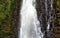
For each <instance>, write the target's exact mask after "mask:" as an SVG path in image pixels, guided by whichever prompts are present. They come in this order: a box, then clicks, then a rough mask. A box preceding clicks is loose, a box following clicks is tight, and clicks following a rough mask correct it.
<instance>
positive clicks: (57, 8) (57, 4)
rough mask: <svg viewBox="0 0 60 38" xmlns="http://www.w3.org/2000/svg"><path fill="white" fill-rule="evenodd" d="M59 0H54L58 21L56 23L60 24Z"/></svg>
mask: <svg viewBox="0 0 60 38" xmlns="http://www.w3.org/2000/svg"><path fill="white" fill-rule="evenodd" d="M59 19H60V0H57V1H56V22H58V24H57V25H60V20H59Z"/></svg>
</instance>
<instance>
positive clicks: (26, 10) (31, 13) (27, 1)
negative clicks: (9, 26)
mask: <svg viewBox="0 0 60 38" xmlns="http://www.w3.org/2000/svg"><path fill="white" fill-rule="evenodd" d="M40 1H44V7H45V9H44V10H42V9H43V6H41V7H42V9H41V10H42V11H44V12H42V13H44V14H45V19H46V21H47V22H46V24H47V27H46V28H47V29H46V30H47V31H49V29H50V22H52V20H51V19H52V18H53V16H51V14H52V10H53V6H52V5H53V1H52V0H50V1H48V0H40ZM48 2H49V3H48ZM42 3H43V2H42ZM42 3H40V4H42ZM36 4H37V3H36V0H23V1H22V5H21V10H20V17H21V21H20V25H21V27H20V33H19V38H43V37H44V35H45V34H44V33H43V32H42V31H41V29H42V28H41V26H40V25H42V26H43V23H44V22H43V21H42V24H41V23H40V21H39V20H38V17H37V9H36ZM42 5H43V4H42ZM49 5H50V6H49ZM48 16H49V18H48ZM40 17H41V18H40V19H42V16H40Z"/></svg>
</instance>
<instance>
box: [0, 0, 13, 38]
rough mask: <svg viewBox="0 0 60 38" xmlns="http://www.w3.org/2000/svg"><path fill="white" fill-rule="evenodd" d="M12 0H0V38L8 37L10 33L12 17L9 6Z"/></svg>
mask: <svg viewBox="0 0 60 38" xmlns="http://www.w3.org/2000/svg"><path fill="white" fill-rule="evenodd" d="M13 3H14V0H0V38H10V36H11V34H12V32H13V31H12V29H11V26H12V24H11V23H12V21H11V20H12V17H13V12H12V11H11V6H12V4H13Z"/></svg>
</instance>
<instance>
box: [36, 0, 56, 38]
mask: <svg viewBox="0 0 60 38" xmlns="http://www.w3.org/2000/svg"><path fill="white" fill-rule="evenodd" d="M36 1H37V6H36V9H37V12H38V13H37V15H38V19H39V21H40V23H41V30H42V32H43V33H45V35H44V38H51V36H50V35H51V30H52V29H53V26H54V15H55V10H54V6H53V5H54V0H36ZM48 34H49V36H48Z"/></svg>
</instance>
